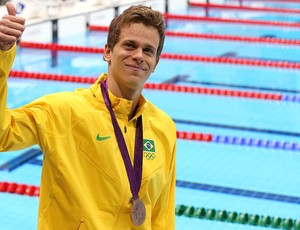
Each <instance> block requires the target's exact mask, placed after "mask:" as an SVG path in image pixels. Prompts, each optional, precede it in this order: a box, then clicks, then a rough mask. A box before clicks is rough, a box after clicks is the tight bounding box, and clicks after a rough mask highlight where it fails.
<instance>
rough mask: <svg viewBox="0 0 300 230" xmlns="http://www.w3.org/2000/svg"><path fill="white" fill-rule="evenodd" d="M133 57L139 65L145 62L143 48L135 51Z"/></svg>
mask: <svg viewBox="0 0 300 230" xmlns="http://www.w3.org/2000/svg"><path fill="white" fill-rule="evenodd" d="M132 56H133V59H134V60H136V61H138V62H139V63H142V62H144V53H143V49H141V48H138V49H135V50H134V53H133V55H132Z"/></svg>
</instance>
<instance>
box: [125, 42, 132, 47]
mask: <svg viewBox="0 0 300 230" xmlns="http://www.w3.org/2000/svg"><path fill="white" fill-rule="evenodd" d="M125 46H126V47H128V48H133V45H132V44H130V43H126V44H125Z"/></svg>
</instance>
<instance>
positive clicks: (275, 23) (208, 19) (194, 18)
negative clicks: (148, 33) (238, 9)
mask: <svg viewBox="0 0 300 230" xmlns="http://www.w3.org/2000/svg"><path fill="white" fill-rule="evenodd" d="M164 17H165V19H173V20H189V21H198V22H216V23H231V24H247V25H260V26H274V27H276V26H278V27H292V28H296V29H299V28H300V23H297V22H295V23H293V22H281V21H265V20H253V19H251V20H250V19H225V18H214V17H201V16H191V15H180V14H164Z"/></svg>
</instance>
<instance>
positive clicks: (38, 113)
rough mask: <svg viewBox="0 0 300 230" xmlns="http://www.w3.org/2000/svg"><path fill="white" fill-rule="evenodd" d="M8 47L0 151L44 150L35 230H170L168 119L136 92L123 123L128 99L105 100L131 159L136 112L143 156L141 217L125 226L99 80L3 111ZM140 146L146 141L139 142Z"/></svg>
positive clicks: (123, 182) (2, 83) (2, 71)
mask: <svg viewBox="0 0 300 230" xmlns="http://www.w3.org/2000/svg"><path fill="white" fill-rule="evenodd" d="M15 53H16V48H15V47H14V48H12V49H11V50H10V51H5V52H4V51H0V60H1V62H0V92H1V93H0V151H11V150H16V149H22V148H26V147H29V146H32V145H34V144H38V145H39V146H40V148H41V150H42V151H43V153H44V161H43V166H42V179H41V191H40V204H39V215H38V229H41V230H48V229H49V230H58V229H59V230H64V229H68V230H69V229H70V230H73V229H74V230H75V229H76V230H78V229H80V230H82V229H88V230H101V229H105V230H110V229H111V230H123V229H124V230H126V229H147V230H150V229H153V230H154V229H157V230H164V229H168V230H169V229H170V230H171V229H175V204H174V203H175V153H176V130H175V124H174V122H173V121H172V120H171V119H170V117H169V116H167V115H166V114H165V113H164V112H163V111H161V110H160V109H158V108H157V107H155V106H154V105H153V104H152V103H150V102H149V101H147V100H146V99H145V98H143V97H142V96H141V98H140V101H139V109H138V111H137V113H136V116H135V117H134V118H133V119H132V120H130V121H128V119H127V118H128V114H129V112H130V108H131V101H128V100H125V99H121V98H117V97H115V96H114V95H112V94H111V93H110V92H109V97H110V100H111V102H112V106H113V109H114V112H115V115H116V117H117V120H118V123H119V126H120V128H121V129H122V130H123V135H124V138H125V141H126V144H127V148H128V151H129V154H130V157H131V161H132V158H133V152H134V139H135V123H136V119H137V117H138V116H140V115H141V114H142V115H143V133H144V137H143V138H144V143H145V145H144V152H143V153H144V157H143V172H142V185H141V189H140V191H139V197H140V199H141V200H142V201H143V202H144V203H145V206H146V211H147V215H146V220H145V222H144V224H143V225H142V226H140V227H135V226H133V224H132V223H131V218H130V209H131V204H132V203H131V198H132V195H131V192H130V186H129V181H128V178H127V174H126V170H125V166H124V162H123V159H122V156H121V153H120V151H119V148H118V145H117V140H116V138H115V134H114V130H113V126H112V122H111V118H110V114H109V112H108V110H107V108H106V106H105V103H104V100H103V97H102V94H101V90H100V84H101V82H102V81H103V80H104V79H105V78H106V77H107V76H106V75H105V74H103V75H102V76H101V77H100V78H99V79H98V80H97V81H96V82H95V84H93V85H92V86H91V87H90V88H89V89H78V90H76V91H75V92H62V93H55V94H50V95H47V96H44V97H41V98H39V99H37V100H35V101H33V102H31V103H29V104H28V105H25V106H22V107H21V108H17V109H13V110H8V109H7V107H6V98H7V77H8V74H9V71H10V69H11V67H12V64H13V60H14V57H15ZM146 143H147V144H148V145H146Z"/></svg>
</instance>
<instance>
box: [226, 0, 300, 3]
mask: <svg viewBox="0 0 300 230" xmlns="http://www.w3.org/2000/svg"><path fill="white" fill-rule="evenodd" d="M227 1H228V0H227ZM232 1H233V2H236V1H237V0H232ZM243 1H245V2H285V3H300V0H243Z"/></svg>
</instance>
